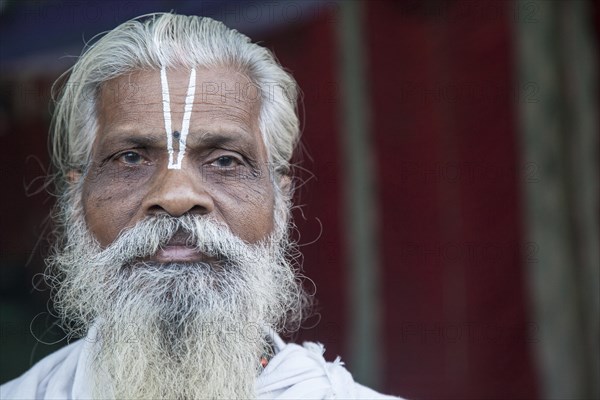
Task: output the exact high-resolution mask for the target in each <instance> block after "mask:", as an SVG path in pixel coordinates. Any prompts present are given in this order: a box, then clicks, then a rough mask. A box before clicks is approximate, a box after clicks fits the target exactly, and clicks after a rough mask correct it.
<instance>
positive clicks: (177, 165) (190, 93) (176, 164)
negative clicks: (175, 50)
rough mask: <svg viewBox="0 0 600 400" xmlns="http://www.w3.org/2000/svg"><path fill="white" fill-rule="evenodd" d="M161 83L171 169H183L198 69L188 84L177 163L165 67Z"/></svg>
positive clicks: (162, 69) (193, 69)
mask: <svg viewBox="0 0 600 400" xmlns="http://www.w3.org/2000/svg"><path fill="white" fill-rule="evenodd" d="M160 83H161V87H162V98H163V116H164V120H165V134H166V135H167V152H168V153H169V164H168V166H167V167H168V168H169V169H181V163H182V162H183V157H184V156H185V144H186V141H187V135H188V132H189V129H190V119H191V117H192V108H193V106H194V95H195V93H196V69H195V68H192V70H191V71H190V81H189V83H188V90H187V94H186V96H185V106H184V113H183V121H182V123H181V134H180V135H179V138H178V139H179V152H178V154H177V160H176V161H175V159H174V157H175V154H174V151H173V137H172V134H173V132H172V124H171V99H170V95H169V81H168V79H167V71H166V69H165V67H163V68H161V70H160ZM176 139H177V138H176Z"/></svg>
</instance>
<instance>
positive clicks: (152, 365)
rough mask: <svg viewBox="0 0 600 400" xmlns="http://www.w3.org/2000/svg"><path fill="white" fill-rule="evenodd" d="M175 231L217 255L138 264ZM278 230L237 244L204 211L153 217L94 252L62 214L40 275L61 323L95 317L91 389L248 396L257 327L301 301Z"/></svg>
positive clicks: (113, 393)
mask: <svg viewBox="0 0 600 400" xmlns="http://www.w3.org/2000/svg"><path fill="white" fill-rule="evenodd" d="M279 226H281V224H279ZM181 232H184V233H185V234H187V235H189V237H190V241H189V244H192V245H195V246H196V247H197V249H198V250H200V251H202V252H204V253H205V254H208V255H210V256H212V257H214V258H216V259H218V260H219V261H218V262H217V263H211V264H207V263H185V264H151V263H145V262H142V261H140V260H142V259H144V258H145V257H148V256H150V255H153V254H155V253H156V251H157V250H158V249H159V248H160V247H161V246H164V245H165V244H166V243H168V241H169V240H170V239H171V238H172V237H173V236H174V235H175V234H181ZM285 237H286V235H284V234H283V233H282V232H281V231H280V232H278V233H276V235H273V236H272V237H271V238H270V240H265V241H264V242H263V243H259V244H256V245H248V244H246V243H244V242H243V241H242V240H240V239H239V238H237V237H236V236H235V235H233V234H232V233H231V232H230V231H229V230H228V229H227V228H226V227H224V226H222V225H219V224H216V223H214V222H212V221H210V220H207V219H204V218H198V217H187V216H186V217H182V218H177V219H175V218H168V217H161V218H152V219H148V220H144V221H142V222H140V223H139V224H137V225H136V226H135V227H133V228H131V229H129V230H127V231H125V232H123V233H122V234H121V235H120V236H119V238H118V239H117V240H115V242H114V243H113V244H111V245H110V246H109V247H107V248H106V249H102V248H100V246H99V245H98V243H97V242H96V241H95V240H94V238H93V237H92V236H91V234H90V232H89V231H88V229H87V227H86V224H85V220H84V218H83V217H81V216H79V217H75V218H72V219H71V222H70V223H69V224H68V225H67V231H66V241H65V245H63V246H61V248H60V249H57V250H55V254H54V256H52V257H51V258H49V259H48V265H49V276H50V277H53V278H51V284H52V285H53V286H54V291H55V293H54V300H55V307H56V309H57V311H58V312H59V314H60V315H61V316H62V318H63V321H64V324H65V327H66V329H67V331H68V332H69V333H70V334H72V335H82V334H83V333H84V332H85V331H87V330H88V329H89V328H90V326H91V325H92V324H94V327H95V330H96V335H95V339H96V344H97V345H96V346H95V353H94V357H93V365H92V371H93V374H94V376H93V395H94V398H117V399H158V398H164V399H198V398H253V397H255V391H254V382H255V380H256V377H257V375H258V374H259V372H260V369H261V367H260V362H259V360H260V357H261V355H263V354H264V353H265V352H268V349H269V346H268V343H267V341H266V339H265V334H264V332H265V330H266V329H275V330H278V329H280V328H282V327H283V325H284V324H286V323H289V322H293V321H299V320H300V319H301V310H302V307H303V305H304V304H305V302H306V297H305V295H304V292H303V290H302V288H301V286H300V285H299V283H298V281H299V280H298V277H297V275H296V272H295V270H294V268H292V266H291V265H290V263H289V262H288V261H287V259H286V256H285V253H286V251H287V250H288V249H287V246H286V244H285V243H286V242H287V241H286V239H285Z"/></svg>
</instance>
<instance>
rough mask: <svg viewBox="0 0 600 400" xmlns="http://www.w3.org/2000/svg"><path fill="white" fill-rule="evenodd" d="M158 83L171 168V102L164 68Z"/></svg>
mask: <svg viewBox="0 0 600 400" xmlns="http://www.w3.org/2000/svg"><path fill="white" fill-rule="evenodd" d="M160 85H161V87H162V99H163V116H164V117H165V132H166V133H167V151H168V152H169V169H171V168H173V167H172V166H171V165H172V163H173V140H172V139H171V134H172V133H173V131H172V130H171V103H170V98H169V82H168V81H167V71H166V70H165V68H161V70H160Z"/></svg>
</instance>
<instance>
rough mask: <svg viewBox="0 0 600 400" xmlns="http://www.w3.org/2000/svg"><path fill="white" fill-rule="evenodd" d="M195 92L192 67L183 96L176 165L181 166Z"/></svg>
mask: <svg viewBox="0 0 600 400" xmlns="http://www.w3.org/2000/svg"><path fill="white" fill-rule="evenodd" d="M195 93H196V69H195V68H192V71H191V72H190V83H188V91H187V94H186V96H185V108H184V113H183V122H182V123H181V139H180V142H179V154H178V155H177V167H176V168H181V162H182V161H183V156H185V143H186V140H187V135H188V131H189V130H190V118H191V117H192V107H193V106H194V94H195Z"/></svg>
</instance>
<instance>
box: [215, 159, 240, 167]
mask: <svg viewBox="0 0 600 400" xmlns="http://www.w3.org/2000/svg"><path fill="white" fill-rule="evenodd" d="M239 164H240V162H239V161H238V160H237V159H236V158H235V157H232V156H221V157H219V158H217V159H216V160H215V161H213V162H212V163H211V164H210V165H212V166H213V167H219V168H231V167H235V166H236V165H239Z"/></svg>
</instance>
